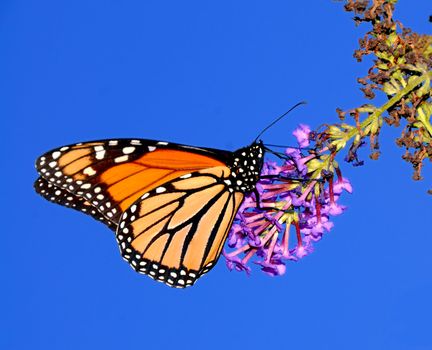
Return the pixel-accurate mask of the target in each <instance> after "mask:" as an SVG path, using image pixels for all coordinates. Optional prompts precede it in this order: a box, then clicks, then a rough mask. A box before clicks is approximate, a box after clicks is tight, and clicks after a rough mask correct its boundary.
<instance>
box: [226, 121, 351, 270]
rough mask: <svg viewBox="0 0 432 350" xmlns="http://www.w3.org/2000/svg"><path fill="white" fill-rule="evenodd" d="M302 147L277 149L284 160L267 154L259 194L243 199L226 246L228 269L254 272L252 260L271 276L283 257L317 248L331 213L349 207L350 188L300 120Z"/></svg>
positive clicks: (292, 257) (281, 266)
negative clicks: (345, 199) (345, 202)
mask: <svg viewBox="0 0 432 350" xmlns="http://www.w3.org/2000/svg"><path fill="white" fill-rule="evenodd" d="M293 135H294V136H295V137H296V139H297V142H298V144H299V147H297V148H294V147H290V148H287V149H286V150H285V152H284V154H279V153H278V154H277V155H278V156H279V158H280V159H282V163H281V164H278V163H277V162H275V161H272V160H266V161H265V162H264V165H263V169H262V172H261V180H260V181H259V182H258V183H257V186H256V187H257V192H258V194H259V199H258V198H257V196H256V195H255V194H250V195H249V196H247V197H246V198H245V200H244V202H243V203H242V205H241V207H240V209H239V211H238V213H237V216H236V217H235V220H234V224H233V225H232V228H231V231H230V233H229V236H228V248H229V249H228V250H225V251H224V252H223V255H224V256H225V258H226V263H227V266H228V268H229V269H230V270H237V271H245V272H246V273H248V274H249V273H250V271H251V268H250V266H249V262H250V261H251V260H253V261H254V263H255V264H257V265H259V266H260V267H261V269H262V271H264V272H265V273H267V274H269V275H271V276H277V275H283V274H284V273H285V262H286V261H288V260H291V261H297V260H298V259H301V258H303V257H305V256H306V255H308V254H309V253H311V252H312V251H313V243H314V242H317V241H319V240H320V239H321V238H322V236H323V235H324V233H325V232H328V231H330V230H331V229H332V227H333V223H332V222H331V221H330V218H331V216H335V215H340V214H342V213H343V211H344V210H345V207H344V206H342V205H340V204H339V203H338V201H339V197H340V195H341V194H342V192H343V191H347V192H350V193H351V191H352V188H351V184H350V183H349V181H348V180H347V179H346V178H344V177H342V174H341V171H340V169H339V168H338V167H337V164H336V163H335V161H334V159H333V157H332V156H331V155H329V154H326V153H325V152H316V151H314V150H313V148H310V147H309V146H310V142H311V138H312V137H311V130H310V128H309V127H308V126H307V125H300V126H299V127H298V128H297V129H296V130H295V131H294V132H293Z"/></svg>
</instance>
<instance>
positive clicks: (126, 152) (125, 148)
mask: <svg viewBox="0 0 432 350" xmlns="http://www.w3.org/2000/svg"><path fill="white" fill-rule="evenodd" d="M134 151H135V147H132V146H129V147H124V148H123V153H124V154H131V153H133V152H134Z"/></svg>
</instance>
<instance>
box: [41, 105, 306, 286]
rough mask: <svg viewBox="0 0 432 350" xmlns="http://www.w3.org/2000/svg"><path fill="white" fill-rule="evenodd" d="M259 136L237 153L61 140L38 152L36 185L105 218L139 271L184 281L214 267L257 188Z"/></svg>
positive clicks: (170, 280) (171, 145)
mask: <svg viewBox="0 0 432 350" xmlns="http://www.w3.org/2000/svg"><path fill="white" fill-rule="evenodd" d="M302 103H303V102H301V103H299V104H302ZM299 104H297V105H295V106H294V107H293V108H295V107H296V106H298V105H299ZM293 108H291V109H290V110H289V111H288V112H286V113H284V114H283V115H281V116H280V117H278V118H277V119H276V120H275V121H274V122H273V123H271V124H270V125H269V126H267V127H266V128H265V129H264V130H263V131H262V132H261V133H260V134H259V135H258V137H259V136H261V135H262V133H263V132H264V131H265V130H267V129H268V128H269V127H270V126H272V125H273V124H274V123H276V122H277V121H279V120H280V119H281V118H282V117H283V116H285V115H286V114H287V113H289V112H290V111H291V110H292V109H293ZM258 137H257V138H256V139H255V141H254V142H252V144H251V145H250V146H247V147H244V148H240V149H238V150H237V151H235V152H230V151H224V150H219V149H212V148H200V147H193V146H187V145H181V144H175V143H168V142H162V141H152V140H145V139H115V140H100V141H91V142H85V143H77V144H74V145H68V146H63V147H60V148H57V149H53V150H51V151H49V152H47V153H45V154H43V155H42V156H40V157H39V158H38V159H37V161H36V169H37V171H38V173H39V176H40V177H39V178H38V179H37V180H36V182H35V184H34V187H35V190H36V192H37V193H38V194H40V195H41V196H43V197H44V198H46V199H47V200H49V201H51V202H54V203H57V204H60V205H63V206H66V207H70V208H73V209H76V210H79V211H82V212H84V213H86V214H88V215H90V216H92V217H93V218H95V219H97V220H100V221H101V222H103V223H104V224H106V225H107V226H108V227H109V228H110V229H111V230H113V231H114V232H115V234H116V239H117V242H118V244H119V248H120V252H121V255H122V256H123V258H124V259H125V260H126V261H127V262H129V264H130V265H131V267H132V268H133V269H134V270H135V271H137V272H139V273H143V274H146V275H148V276H150V277H151V278H153V279H155V280H157V281H160V282H163V283H165V284H167V285H169V286H171V287H177V288H184V287H187V286H191V285H193V284H194V283H195V282H196V280H197V279H198V278H199V277H200V276H202V275H203V274H205V273H206V272H208V271H209V270H210V269H211V268H212V267H214V265H215V263H216V262H217V260H218V258H219V256H220V254H221V250H222V247H223V245H224V243H225V240H226V238H227V235H228V233H229V230H230V228H231V225H232V223H233V221H234V217H235V216H236V213H237V211H238V209H239V207H240V205H241V203H242V201H243V199H244V197H245V195H248V194H250V193H251V192H253V191H254V190H255V185H256V183H257V181H258V180H259V178H260V172H261V168H262V166H263V161H264V152H265V150H268V149H267V148H265V147H264V145H263V143H262V141H257V140H258Z"/></svg>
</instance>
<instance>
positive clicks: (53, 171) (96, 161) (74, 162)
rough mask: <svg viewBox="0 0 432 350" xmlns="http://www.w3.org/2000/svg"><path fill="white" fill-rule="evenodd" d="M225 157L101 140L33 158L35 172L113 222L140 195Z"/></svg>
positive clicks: (145, 143) (172, 147)
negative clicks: (34, 159)
mask: <svg viewBox="0 0 432 350" xmlns="http://www.w3.org/2000/svg"><path fill="white" fill-rule="evenodd" d="M228 154H229V152H226V151H217V150H212V149H203V148H195V147H190V146H184V145H178V144H169V143H167V142H160V141H152V140H142V139H136V140H133V139H118V140H102V141H92V142H86V143H79V144H75V145H70V146H64V147H61V148H57V149H54V150H52V151H50V152H47V153H45V154H44V155H42V156H41V157H39V158H38V160H37V162H36V168H37V170H38V172H39V174H40V176H41V177H42V178H44V179H45V180H47V181H48V182H50V183H51V184H53V185H55V186H56V187H58V188H62V189H64V190H66V191H68V192H70V193H72V194H73V195H75V196H77V197H82V198H85V200H86V201H87V202H88V203H90V204H91V205H92V206H93V207H94V208H95V209H96V210H97V211H98V212H100V213H101V214H102V215H103V216H104V217H105V218H107V219H108V220H109V221H111V222H113V223H118V220H119V219H120V216H121V213H122V212H123V211H124V210H126V209H127V208H128V207H129V206H130V205H131V204H132V203H133V202H134V201H135V200H136V199H137V198H139V196H140V195H141V194H142V193H144V192H146V191H149V190H151V189H152V188H154V187H157V186H159V185H161V184H163V183H165V182H167V181H169V180H172V179H175V178H177V177H179V176H181V175H182V174H185V173H187V172H190V171H193V170H199V169H205V168H209V167H213V166H218V165H223V164H224V162H223V159H224V158H226V157H227V155H228ZM218 158H219V159H218Z"/></svg>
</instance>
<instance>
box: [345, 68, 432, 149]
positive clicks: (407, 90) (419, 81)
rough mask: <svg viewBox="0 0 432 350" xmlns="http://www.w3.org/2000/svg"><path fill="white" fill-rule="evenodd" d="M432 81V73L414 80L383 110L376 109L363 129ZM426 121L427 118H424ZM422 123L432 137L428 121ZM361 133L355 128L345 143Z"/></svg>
mask: <svg viewBox="0 0 432 350" xmlns="http://www.w3.org/2000/svg"><path fill="white" fill-rule="evenodd" d="M430 79H432V71H431V72H427V73H425V74H423V75H421V76H419V77H416V78H414V79H412V80H411V81H410V82H409V83H408V84H407V86H405V87H404V88H403V89H402V90H400V91H399V92H398V93H397V94H395V95H394V96H393V97H392V98H391V99H390V100H388V101H387V102H386V103H385V104H384V105H382V106H381V108H378V109H376V110H375V111H374V112H373V113H372V114H371V115H370V116H369V117H367V118H366V119H365V120H364V121H363V122H362V123H361V124H360V127H361V129H364V128H365V127H366V126H367V125H369V124H371V123H372V122H373V120H374V119H377V118H379V117H381V115H382V114H383V113H384V112H385V111H387V110H388V109H389V108H391V107H393V106H394V105H395V104H396V103H398V102H399V101H400V100H401V99H402V98H403V97H404V96H406V95H408V94H409V93H411V92H412V91H413V90H414V89H415V88H416V87H417V86H419V85H420V84H422V83H424V82H426V81H429V80H430ZM423 119H425V118H423ZM421 122H422V123H423V124H424V125H425V128H426V129H427V130H428V132H429V133H430V134H431V135H432V126H431V125H430V123H429V122H427V121H426V120H421ZM358 133H359V130H358V129H357V128H353V129H351V130H350V131H348V132H347V133H346V137H345V141H348V140H350V139H351V138H353V137H354V136H356V135H357V134H358Z"/></svg>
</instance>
